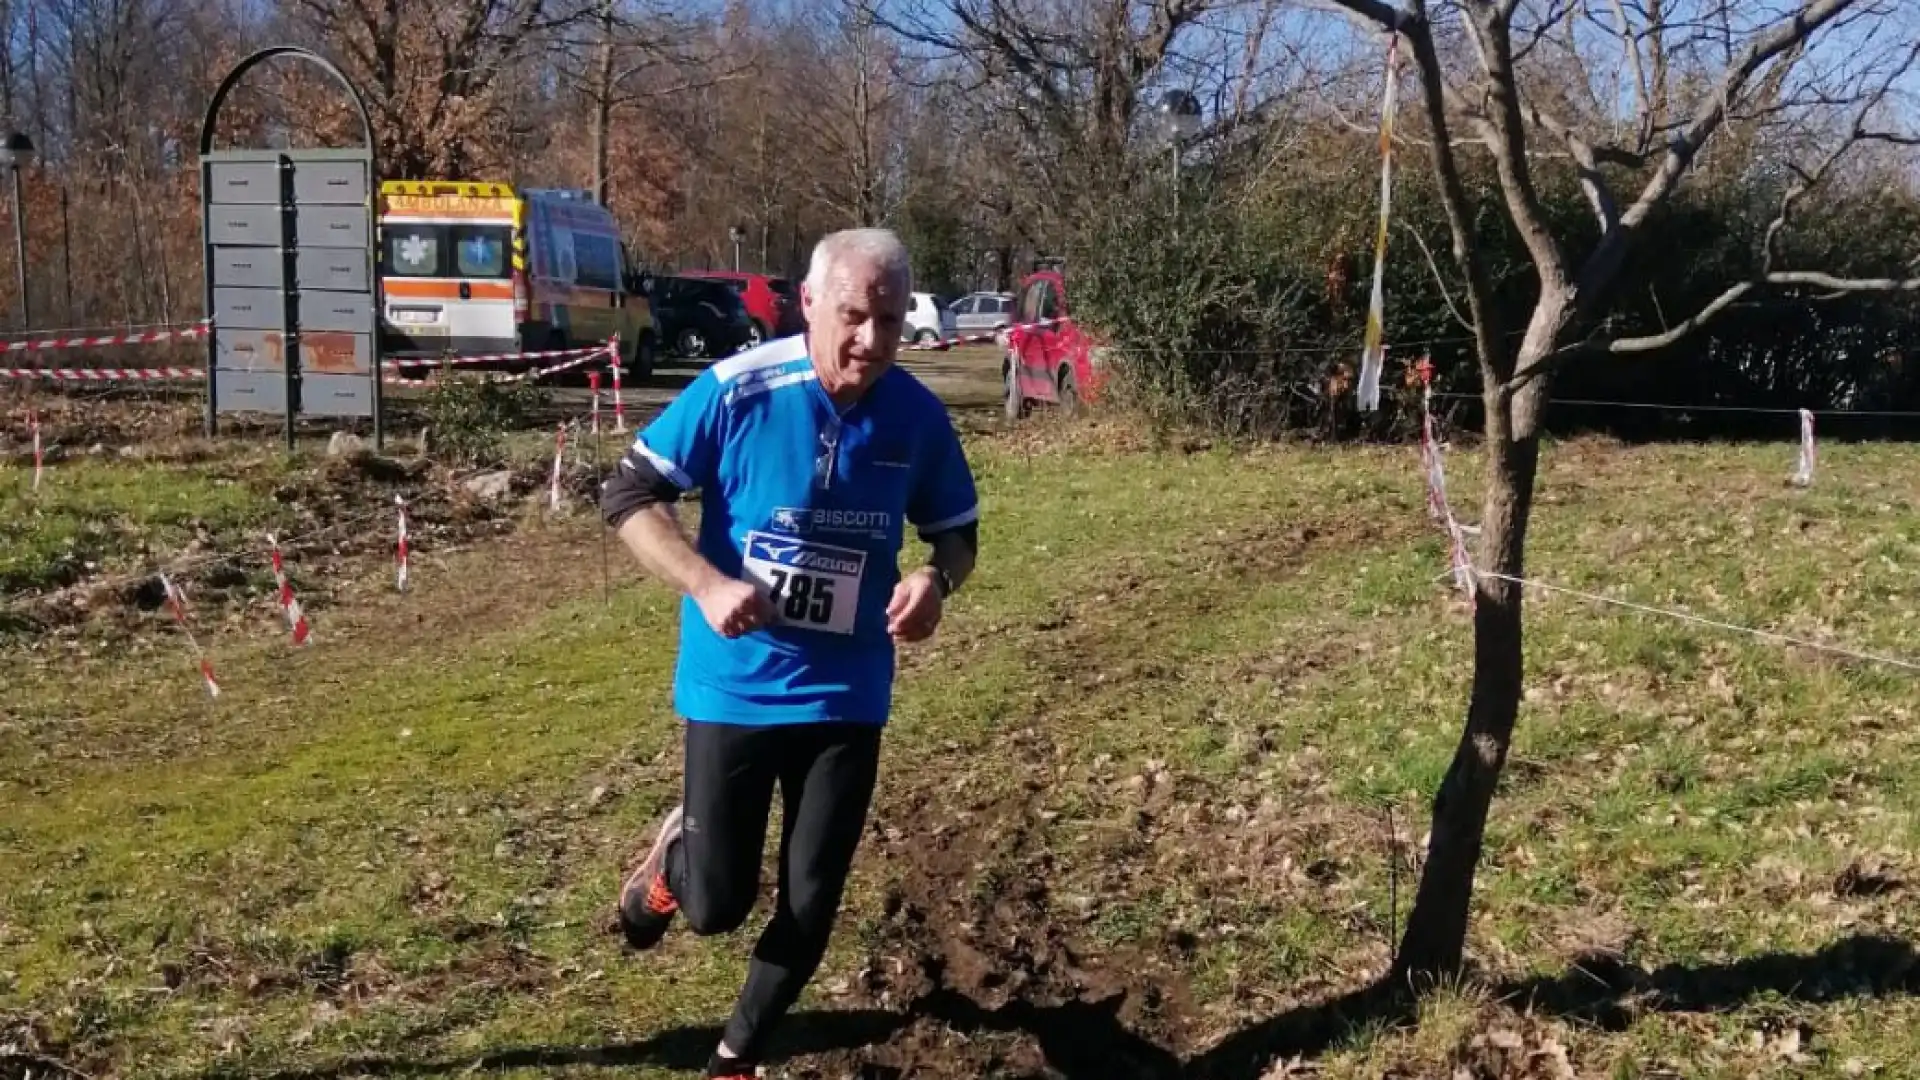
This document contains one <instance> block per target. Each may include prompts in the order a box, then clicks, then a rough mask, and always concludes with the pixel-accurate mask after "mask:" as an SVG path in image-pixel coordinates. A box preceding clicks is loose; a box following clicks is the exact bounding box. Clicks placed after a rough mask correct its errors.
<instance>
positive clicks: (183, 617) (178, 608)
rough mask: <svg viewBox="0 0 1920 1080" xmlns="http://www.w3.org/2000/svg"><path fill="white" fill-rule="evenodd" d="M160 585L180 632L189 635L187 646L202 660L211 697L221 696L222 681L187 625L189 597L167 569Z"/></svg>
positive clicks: (204, 678)
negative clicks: (176, 583)
mask: <svg viewBox="0 0 1920 1080" xmlns="http://www.w3.org/2000/svg"><path fill="white" fill-rule="evenodd" d="M160 587H161V588H162V589H164V590H166V594H167V610H168V611H171V612H173V621H174V622H176V623H178V624H180V632H181V633H183V634H185V635H186V636H187V647H188V648H190V649H192V650H193V656H194V659H196V660H198V661H199V662H200V678H201V679H203V680H204V681H205V682H206V685H207V694H208V696H210V697H219V696H220V683H219V681H218V680H217V679H215V678H214V677H213V664H212V662H210V661H209V660H208V659H207V654H206V653H203V652H201V651H200V643H199V642H198V641H196V640H194V637H193V629H192V628H191V627H189V626H188V625H187V597H186V594H185V593H182V592H181V591H180V586H178V585H175V584H174V583H173V579H172V578H170V577H168V576H167V574H166V571H164V570H163V571H161V572H160Z"/></svg>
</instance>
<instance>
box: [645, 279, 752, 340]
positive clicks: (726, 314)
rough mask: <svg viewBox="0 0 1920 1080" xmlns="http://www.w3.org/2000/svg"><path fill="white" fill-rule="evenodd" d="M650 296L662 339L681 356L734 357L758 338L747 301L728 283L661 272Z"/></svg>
mask: <svg viewBox="0 0 1920 1080" xmlns="http://www.w3.org/2000/svg"><path fill="white" fill-rule="evenodd" d="M649 299H650V300H652V302H653V325H654V329H655V331H656V332H657V333H658V334H659V335H660V340H661V341H663V342H665V343H666V345H667V347H668V348H670V349H672V350H673V351H674V352H675V353H677V354H679V355H681V356H685V357H701V358H719V357H722V356H731V355H732V354H734V353H736V352H739V351H740V350H741V349H743V348H745V347H746V346H748V345H750V344H752V343H753V342H754V341H755V340H757V336H756V335H755V333H754V326H753V320H752V318H750V317H749V316H748V315H747V306H746V304H744V303H742V302H741V300H740V294H739V293H736V292H734V291H733V289H732V288H730V287H729V286H728V285H727V283H726V282H722V281H709V280H707V279H705V278H697V277H671V276H668V275H665V274H662V275H660V276H658V277H655V278H654V279H653V294H652V296H651V297H649Z"/></svg>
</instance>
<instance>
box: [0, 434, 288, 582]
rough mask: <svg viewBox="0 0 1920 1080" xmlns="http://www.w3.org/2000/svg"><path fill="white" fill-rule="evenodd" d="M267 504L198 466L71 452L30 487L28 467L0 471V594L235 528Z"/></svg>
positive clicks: (255, 518) (256, 517)
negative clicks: (77, 455)
mask: <svg viewBox="0 0 1920 1080" xmlns="http://www.w3.org/2000/svg"><path fill="white" fill-rule="evenodd" d="M270 510H271V503H270V502H269V501H268V500H267V499H266V498H265V497H264V496H262V495H261V494H259V493H258V492H257V491H256V490H255V489H254V488H252V487H250V486H249V485H247V484H246V483H244V482H243V481H240V480H238V479H235V478H234V477H233V476H231V475H223V474H222V473H220V472H215V471H210V470H208V469H206V468H197V467H189V466H176V465H163V464H144V463H140V464H136V463H129V462H110V461H106V460H102V459H97V458H81V459H78V460H75V461H71V462H63V463H60V464H59V465H57V466H54V467H51V468H50V469H49V471H48V473H47V474H46V476H44V477H43V478H42V482H41V486H40V490H39V491H35V490H33V472H32V469H31V468H18V469H0V592H11V591H14V590H17V589H27V588H41V587H45V586H48V585H56V584H64V583H67V582H69V581H73V580H77V579H79V578H82V577H85V576H88V575H90V574H92V573H94V572H96V571H98V570H99V569H100V568H101V567H102V566H114V565H121V564H123V563H124V561H125V559H126V558H127V556H128V554H129V552H141V551H146V550H152V551H156V552H159V551H174V550H178V549H179V548H181V547H182V546H183V545H185V544H186V543H187V542H188V541H190V540H192V539H193V538H194V536H195V534H196V532H197V531H205V532H209V533H211V532H226V531H230V530H234V529H239V528H244V527H247V526H250V525H253V524H255V523H257V522H260V521H262V520H264V519H265V517H266V516H267V514H268V512H269V511H270Z"/></svg>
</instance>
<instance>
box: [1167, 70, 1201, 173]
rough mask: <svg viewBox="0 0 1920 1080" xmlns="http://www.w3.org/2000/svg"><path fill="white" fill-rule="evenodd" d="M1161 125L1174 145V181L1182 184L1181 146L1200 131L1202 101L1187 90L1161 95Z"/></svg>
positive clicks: (1168, 139) (1171, 91) (1176, 90)
mask: <svg viewBox="0 0 1920 1080" xmlns="http://www.w3.org/2000/svg"><path fill="white" fill-rule="evenodd" d="M1160 123H1161V125H1162V126H1163V127H1164V128H1165V129H1166V132H1167V141H1168V142H1170V143H1172V144H1173V181H1174V183H1175V184H1178V183H1179V182H1180V144H1181V142H1182V141H1184V140H1186V139H1190V138H1192V137H1193V134H1194V132H1196V131H1199V130H1200V99H1199V98H1197V97H1194V96H1193V95H1192V94H1191V93H1189V92H1187V91H1185V90H1178V89H1175V90H1169V91H1167V92H1166V93H1164V94H1162V95H1160Z"/></svg>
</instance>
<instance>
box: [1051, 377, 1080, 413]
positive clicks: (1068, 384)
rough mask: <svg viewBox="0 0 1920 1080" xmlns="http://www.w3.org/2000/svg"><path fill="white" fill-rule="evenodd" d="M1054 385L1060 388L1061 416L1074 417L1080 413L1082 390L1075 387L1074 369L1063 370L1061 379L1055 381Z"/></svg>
mask: <svg viewBox="0 0 1920 1080" xmlns="http://www.w3.org/2000/svg"><path fill="white" fill-rule="evenodd" d="M1054 385H1055V386H1057V387H1058V388H1059V394H1060V412H1061V414H1062V415H1064V416H1072V415H1074V414H1075V413H1077V412H1079V411H1080V388H1079V387H1078V386H1076V385H1074V381H1073V369H1072V368H1064V367H1063V368H1061V369H1060V377H1059V379H1057V380H1055V383H1054Z"/></svg>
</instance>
